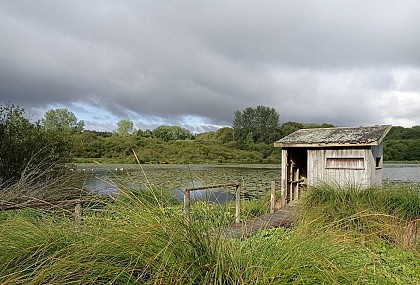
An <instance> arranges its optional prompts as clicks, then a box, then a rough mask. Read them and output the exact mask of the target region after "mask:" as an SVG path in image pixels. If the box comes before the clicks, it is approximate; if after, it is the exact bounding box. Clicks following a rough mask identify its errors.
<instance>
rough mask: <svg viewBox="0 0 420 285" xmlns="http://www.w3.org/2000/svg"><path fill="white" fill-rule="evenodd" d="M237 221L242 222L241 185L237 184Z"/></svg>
mask: <svg viewBox="0 0 420 285" xmlns="http://www.w3.org/2000/svg"><path fill="white" fill-rule="evenodd" d="M235 194H236V195H235V223H237V224H239V223H240V222H241V185H239V184H237V185H236V193H235Z"/></svg>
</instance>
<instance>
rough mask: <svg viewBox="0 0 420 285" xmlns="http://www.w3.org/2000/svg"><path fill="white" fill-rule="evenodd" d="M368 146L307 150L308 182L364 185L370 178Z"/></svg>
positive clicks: (369, 152)
mask: <svg viewBox="0 0 420 285" xmlns="http://www.w3.org/2000/svg"><path fill="white" fill-rule="evenodd" d="M369 156H372V157H373V155H372V152H371V150H370V148H333V149H324V148H320V149H309V150H308V184H311V185H316V184H318V183H320V182H326V183H332V184H339V185H349V184H350V185H357V186H361V187H366V186H368V185H369V184H370V179H371V175H372V174H371V168H372V167H370V163H372V161H371V159H368V157H369Z"/></svg>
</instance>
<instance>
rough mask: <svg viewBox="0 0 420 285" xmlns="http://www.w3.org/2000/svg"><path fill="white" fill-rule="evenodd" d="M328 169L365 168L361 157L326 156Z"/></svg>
mask: <svg viewBox="0 0 420 285" xmlns="http://www.w3.org/2000/svg"><path fill="white" fill-rule="evenodd" d="M325 168H328V169H365V159H364V158H363V157H327V162H326V166H325Z"/></svg>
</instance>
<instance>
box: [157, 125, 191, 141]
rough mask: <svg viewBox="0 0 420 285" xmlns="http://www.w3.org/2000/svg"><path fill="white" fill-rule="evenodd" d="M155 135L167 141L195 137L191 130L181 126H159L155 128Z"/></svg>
mask: <svg viewBox="0 0 420 285" xmlns="http://www.w3.org/2000/svg"><path fill="white" fill-rule="evenodd" d="M153 136H154V137H155V138H158V139H161V140H163V141H165V142H167V141H171V140H189V139H192V137H193V135H192V134H191V132H190V131H189V130H187V129H185V128H182V127H179V126H159V127H157V128H156V129H154V130H153Z"/></svg>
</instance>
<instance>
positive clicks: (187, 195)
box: [184, 189, 191, 223]
mask: <svg viewBox="0 0 420 285" xmlns="http://www.w3.org/2000/svg"><path fill="white" fill-rule="evenodd" d="M190 198H191V197H190V190H188V189H185V191H184V217H185V221H186V222H188V223H189V222H190V201H191V199H190Z"/></svg>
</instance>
